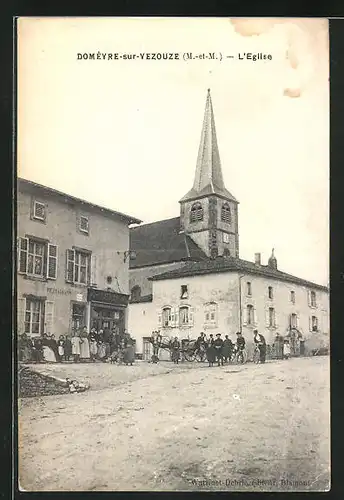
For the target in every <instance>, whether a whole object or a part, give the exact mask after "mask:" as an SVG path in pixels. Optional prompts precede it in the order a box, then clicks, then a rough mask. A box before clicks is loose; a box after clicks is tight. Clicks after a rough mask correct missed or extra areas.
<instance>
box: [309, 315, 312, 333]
mask: <svg viewBox="0 0 344 500" xmlns="http://www.w3.org/2000/svg"><path fill="white" fill-rule="evenodd" d="M309 331H310V332H311V331H312V316H309Z"/></svg>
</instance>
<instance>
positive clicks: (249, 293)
mask: <svg viewBox="0 0 344 500" xmlns="http://www.w3.org/2000/svg"><path fill="white" fill-rule="evenodd" d="M246 293H247V295H252V284H251V282H250V281H248V282H247V283H246Z"/></svg>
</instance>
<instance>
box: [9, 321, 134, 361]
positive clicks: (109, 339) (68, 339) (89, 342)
mask: <svg viewBox="0 0 344 500" xmlns="http://www.w3.org/2000/svg"><path fill="white" fill-rule="evenodd" d="M134 344H135V341H134V339H132V338H131V336H130V334H129V333H128V332H126V331H125V332H124V333H122V334H121V333H120V332H119V331H118V330H115V329H114V330H112V331H110V330H109V329H104V330H102V329H100V330H98V331H97V329H96V328H92V330H91V332H90V333H88V330H87V327H84V328H81V329H79V330H77V329H75V330H74V331H73V332H72V334H70V335H60V336H59V338H58V339H56V338H55V335H54V334H48V333H43V334H42V335H41V336H39V337H34V338H31V337H29V336H28V335H27V334H26V333H23V334H22V335H20V336H19V342H18V348H19V360H20V361H23V362H36V363H39V362H53V363H56V362H59V363H61V362H64V361H71V360H72V361H74V362H76V363H78V362H80V361H93V362H95V361H97V360H99V361H108V360H114V359H117V358H118V357H119V358H120V357H121V356H120V353H122V352H123V351H125V350H126V349H128V350H131V351H134V352H135V349H134ZM129 348H130V349H129ZM134 356H135V354H134ZM122 357H123V356H122ZM131 357H132V353H131Z"/></svg>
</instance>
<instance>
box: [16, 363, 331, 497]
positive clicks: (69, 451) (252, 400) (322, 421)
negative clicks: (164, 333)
mask: <svg viewBox="0 0 344 500" xmlns="http://www.w3.org/2000/svg"><path fill="white" fill-rule="evenodd" d="M39 369H40V370H45V371H46V372H47V370H48V371H50V372H51V373H54V374H55V375H56V376H58V377H66V376H68V377H70V378H76V379H77V380H79V381H86V382H88V383H90V384H91V389H90V390H89V391H87V392H85V393H80V394H66V395H58V396H46V397H41V398H37V397H36V398H26V399H22V400H20V401H19V442H20V446H19V472H20V487H21V489H23V490H26V491H54V490H55V491H82V490H83V491H102V490H103V491H133V490H138V491H140V490H141V491H163V490H169V491H209V490H217V491H221V490H224V491H240V490H246V491H247V490H249V491H255V490H256V491H259V490H260V491H261V490H262V491H307V490H313V491H325V490H328V489H329V476H330V473H329V470H330V450H329V446H330V444H329V443H330V429H329V426H330V423H329V421H330V389H329V379H330V373H329V359H328V357H312V358H300V359H291V360H289V361H271V362H268V363H266V364H265V365H254V364H246V365H244V366H224V367H217V366H216V367H213V368H208V367H207V365H206V364H204V365H203V364H196V363H194V364H185V365H179V366H174V365H172V364H171V363H168V362H165V363H159V364H158V365H151V364H148V363H144V362H140V363H136V364H135V365H134V366H128V367H126V366H114V365H103V364H96V365H64V366H61V365H48V366H46V365H44V366H43V365H40V367H39Z"/></svg>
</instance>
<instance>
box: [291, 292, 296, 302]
mask: <svg viewBox="0 0 344 500" xmlns="http://www.w3.org/2000/svg"><path fill="white" fill-rule="evenodd" d="M290 302H291V303H292V304H295V292H290Z"/></svg>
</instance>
